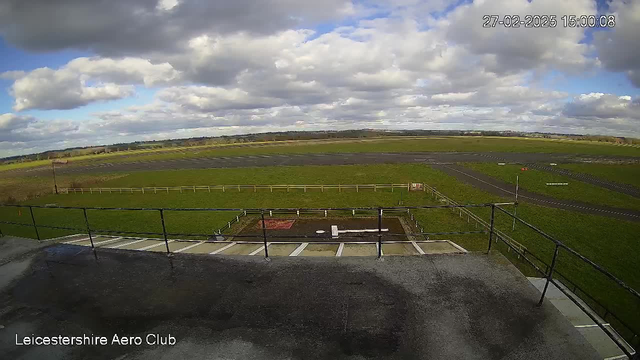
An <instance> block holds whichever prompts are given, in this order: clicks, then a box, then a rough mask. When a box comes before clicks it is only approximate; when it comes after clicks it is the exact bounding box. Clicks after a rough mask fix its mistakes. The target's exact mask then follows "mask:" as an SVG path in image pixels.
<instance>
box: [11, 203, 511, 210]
mask: <svg viewBox="0 0 640 360" xmlns="http://www.w3.org/2000/svg"><path fill="white" fill-rule="evenodd" d="M511 204H513V203H511ZM491 205H492V204H491V203H483V204H466V205H422V206H391V207H349V208H330V207H327V208H126V207H80V206H47V205H15V204H0V207H25V208H29V207H31V208H34V209H76V210H84V209H86V210H130V211H160V210H163V211H258V212H259V211H293V212H295V211H301V210H303V211H324V210H327V211H347V210H356V211H368V210H378V209H382V210H407V209H412V210H418V209H450V208H480V207H490V206H491Z"/></svg>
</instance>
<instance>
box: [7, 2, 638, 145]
mask: <svg viewBox="0 0 640 360" xmlns="http://www.w3.org/2000/svg"><path fill="white" fill-rule="evenodd" d="M536 14H538V15H555V16H556V19H557V24H556V26H555V27H549V28H525V27H524V26H521V27H519V28H509V27H504V26H502V25H499V24H497V25H496V26H495V27H489V28H485V27H483V22H484V21H483V16H484V15H498V16H499V18H500V19H503V18H504V16H505V15H518V16H520V17H521V18H522V19H524V17H525V16H526V15H536ZM563 15H576V16H578V17H579V16H580V15H595V16H598V17H599V16H601V15H604V16H611V17H615V21H612V22H610V23H608V25H611V26H605V27H601V28H595V29H591V28H572V27H566V26H564V21H562V16H563ZM598 19H599V18H598ZM638 34H640V0H598V1H595V0H563V1H558V0H473V1H471V0H424V1H421V0H395V1H394V0H323V1H316V0H261V1H255V0H234V1H228V0H111V1H102V0H56V1H50V0H30V1H22V0H3V1H2V2H0V58H1V59H2V61H0V87H1V88H2V89H0V157H3V156H13V155H21V154H28V153H34V152H41V151H46V150H54V149H61V148H68V147H76V146H89V145H103V144H113V143H121V142H130V141H143V140H161V139H169V138H186V137H196V136H197V137H199V136H221V135H234V134H244V133H255V132H266V131H288V130H295V131H301V130H343V129H363V128H373V129H436V130H515V131H540V132H555V133H572V134H599V135H614V136H628V137H640V36H638Z"/></svg>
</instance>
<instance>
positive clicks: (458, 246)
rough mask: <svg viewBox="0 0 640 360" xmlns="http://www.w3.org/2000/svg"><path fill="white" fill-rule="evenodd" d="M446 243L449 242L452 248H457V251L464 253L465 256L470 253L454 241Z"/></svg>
mask: <svg viewBox="0 0 640 360" xmlns="http://www.w3.org/2000/svg"><path fill="white" fill-rule="evenodd" d="M445 241H446V242H448V243H449V244H450V245H451V246H453V247H455V248H456V249H458V250H460V251H462V252H463V253H465V254H466V253H468V251H467V250H465V249H464V248H463V247H462V246H460V245H458V244H456V243H454V242H452V241H449V240H445Z"/></svg>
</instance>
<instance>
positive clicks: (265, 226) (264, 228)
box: [260, 210, 269, 259]
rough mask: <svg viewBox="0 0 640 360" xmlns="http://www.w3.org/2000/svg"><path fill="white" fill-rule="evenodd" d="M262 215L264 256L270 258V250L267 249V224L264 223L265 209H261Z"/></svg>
mask: <svg viewBox="0 0 640 360" xmlns="http://www.w3.org/2000/svg"><path fill="white" fill-rule="evenodd" d="M260 216H261V217H262V238H263V240H264V257H265V259H268V258H269V250H268V249H267V248H268V246H267V224H265V223H264V210H260Z"/></svg>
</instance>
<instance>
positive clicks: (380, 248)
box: [378, 208, 382, 259]
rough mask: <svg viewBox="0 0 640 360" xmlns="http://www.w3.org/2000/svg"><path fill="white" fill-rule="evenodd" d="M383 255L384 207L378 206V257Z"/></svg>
mask: <svg viewBox="0 0 640 360" xmlns="http://www.w3.org/2000/svg"><path fill="white" fill-rule="evenodd" d="M381 257H382V208H378V259H380V258H381Z"/></svg>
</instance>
